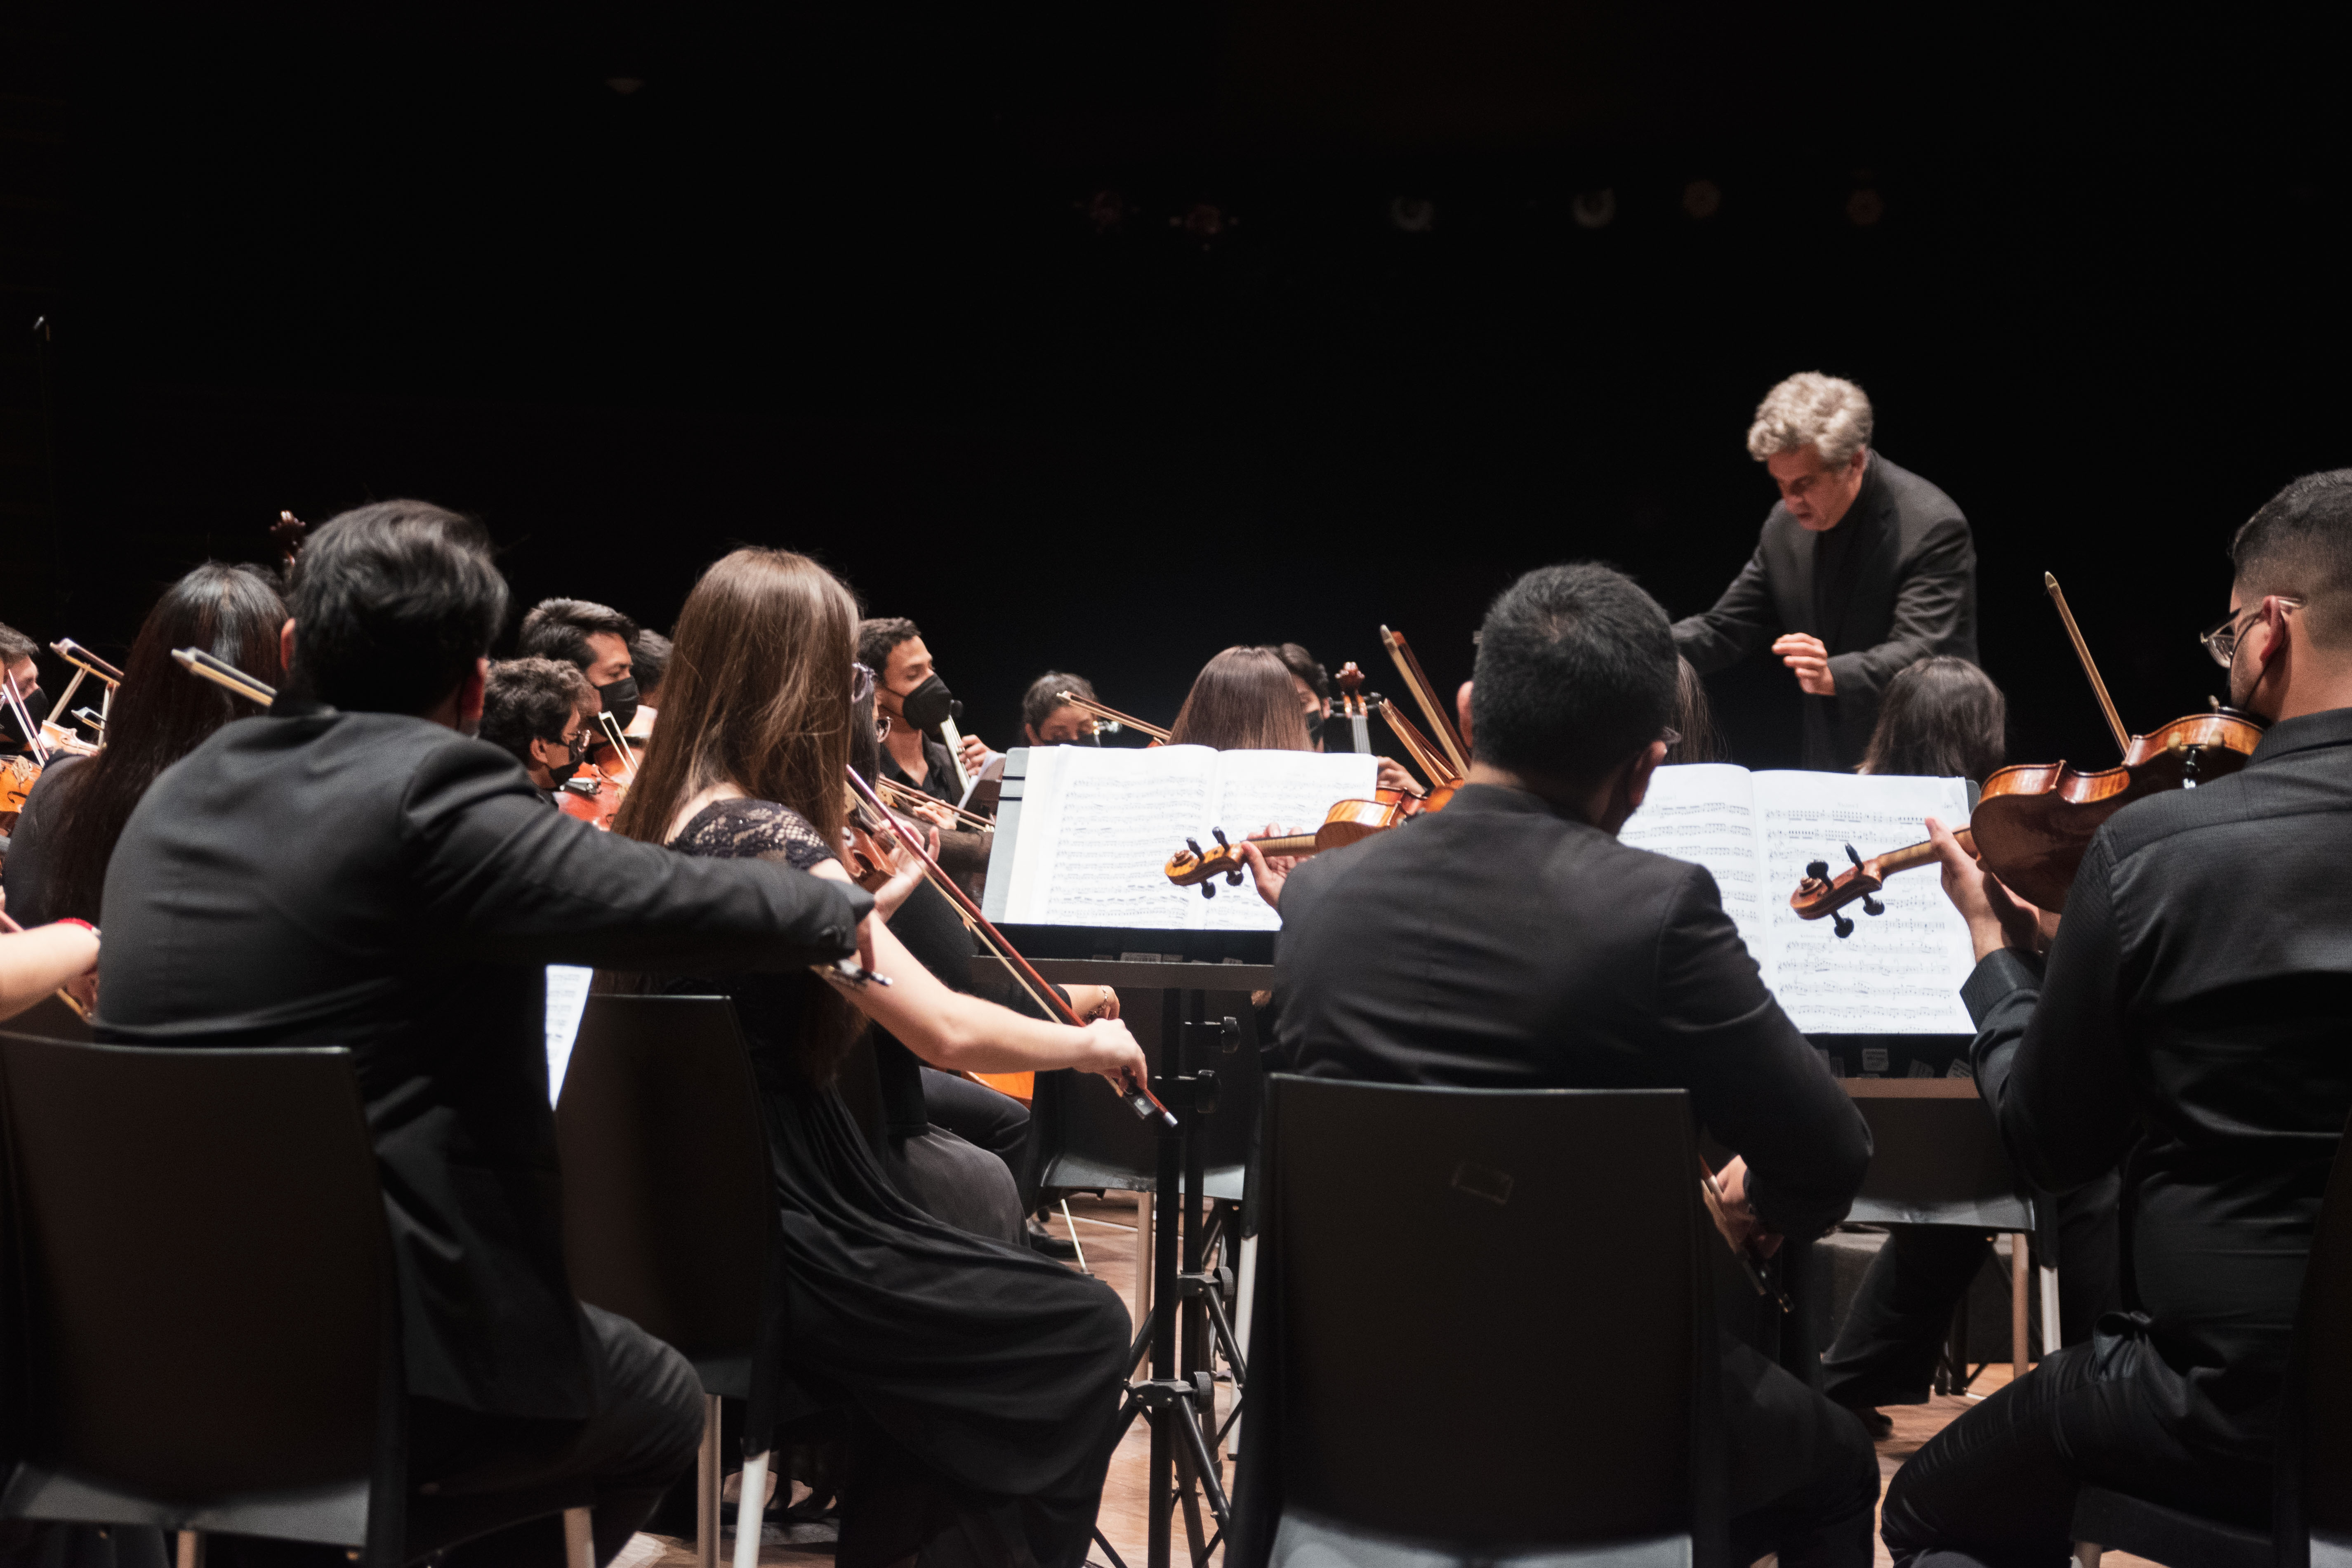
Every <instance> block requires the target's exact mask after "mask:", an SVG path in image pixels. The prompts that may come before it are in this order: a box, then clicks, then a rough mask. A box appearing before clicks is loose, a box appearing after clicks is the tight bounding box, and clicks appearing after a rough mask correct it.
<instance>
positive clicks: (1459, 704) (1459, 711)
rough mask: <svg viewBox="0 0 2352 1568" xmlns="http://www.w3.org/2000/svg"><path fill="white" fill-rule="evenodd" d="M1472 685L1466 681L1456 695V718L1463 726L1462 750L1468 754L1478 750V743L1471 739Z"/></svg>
mask: <svg viewBox="0 0 2352 1568" xmlns="http://www.w3.org/2000/svg"><path fill="white" fill-rule="evenodd" d="M1471 685H1472V683H1471V682H1469V681H1467V680H1465V681H1464V682H1463V683H1462V689H1461V690H1459V691H1457V692H1455V693H1454V721H1456V722H1457V723H1459V724H1460V725H1461V726H1462V749H1463V750H1465V751H1467V752H1475V751H1476V750H1477V749H1478V742H1475V741H1473V740H1472V739H1471V738H1470V687H1471Z"/></svg>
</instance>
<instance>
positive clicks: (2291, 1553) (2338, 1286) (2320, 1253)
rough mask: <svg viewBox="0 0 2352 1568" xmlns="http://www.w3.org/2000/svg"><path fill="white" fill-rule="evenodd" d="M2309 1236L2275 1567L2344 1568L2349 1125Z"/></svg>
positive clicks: (2350, 1490) (2350, 1495) (2350, 1534)
mask: <svg viewBox="0 0 2352 1568" xmlns="http://www.w3.org/2000/svg"><path fill="white" fill-rule="evenodd" d="M2345 1131H2346V1134H2347V1136H2346V1137H2345V1138H2344V1139H2342V1140H2340V1141H2339V1142H2337V1145H2336V1163H2335V1166H2334V1168H2333V1169H2332V1170H2331V1171H2330V1172H2329V1173H2328V1177H2327V1193H2326V1197H2324V1198H2323V1199H2322V1200H2321V1201H2320V1206H2319V1223H2318V1225H2317V1226H2315V1227H2314V1228H2313V1230H2312V1235H2311V1259H2310V1261H2309V1263H2308V1264H2306V1265H2305V1269H2304V1276H2303V1303H2302V1306H2301V1308H2300V1310H2298V1311H2297V1312H2296V1314H2295V1330H2294V1335H2295V1338H2294V1354H2293V1357H2292V1359H2291V1361H2290V1363H2289V1365H2290V1367H2291V1369H2292V1370H2291V1372H2290V1373H2289V1377H2288V1385H2287V1388H2286V1390H2285V1398H2284V1400H2283V1401H2282V1405H2283V1409H2282V1411H2281V1415H2282V1420H2283V1422H2284V1425H2285V1426H2287V1428H2288V1430H2287V1431H2285V1432H2283V1433H2282V1434H2281V1436H2282V1444H2281V1455H2280V1458H2281V1460H2282V1463H2281V1464H2280V1466H2279V1481H2280V1487H2281V1496H2280V1502H2281V1505H2282V1506H2281V1507H2280V1508H2279V1509H2278V1510H2277V1517H2278V1520H2279V1522H2280V1531H2281V1534H2282V1536H2283V1537H2285V1536H2289V1535H2292V1536H2293V1537H2294V1539H2292V1540H2289V1539H2282V1540H2281V1542H2279V1545H2280V1552H2279V1561H2280V1563H2282V1564H2290V1565H2293V1568H2301V1565H2302V1563H2304V1562H2305V1561H2306V1560H2307V1561H2309V1562H2310V1563H2313V1564H2315V1565H2318V1564H2322V1563H2326V1564H2329V1565H2330V1568H2352V1152H2347V1151H2352V1127H2347V1129H2346V1130H2345Z"/></svg>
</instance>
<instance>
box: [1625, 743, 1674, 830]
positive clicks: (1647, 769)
mask: <svg viewBox="0 0 2352 1568" xmlns="http://www.w3.org/2000/svg"><path fill="white" fill-rule="evenodd" d="M1665 760H1666V743H1665V742H1664V741H1653V742H1650V743H1649V744H1648V745H1646V746H1644V747H1643V748H1642V750H1641V752H1640V754H1639V755H1637V756H1636V757H1634V759H1633V772H1632V773H1630V774H1629V775H1628V776H1627V778H1626V781H1625V793H1626V795H1627V797H1628V799H1629V803H1630V804H1629V806H1628V809H1627V811H1626V815H1627V816H1632V815H1633V813H1634V812H1636V811H1639V810H1641V809H1642V802H1643V800H1644V799H1646V798H1648V796H1649V794H1650V777H1651V775H1652V774H1654V773H1656V772H1657V771H1658V764H1659V763H1663V762H1664V761H1665Z"/></svg>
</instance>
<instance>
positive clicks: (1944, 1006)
mask: <svg viewBox="0 0 2352 1568" xmlns="http://www.w3.org/2000/svg"><path fill="white" fill-rule="evenodd" d="M1928 816H1935V817H1938V818H1940V819H1942V820H1943V821H1944V822H1946V823H1948V824H1949V823H1963V822H1966V821H1967V820H1968V816H1969V797H1968V784H1967V781H1966V780H1963V779H1928V778H1895V777H1862V776H1857V775H1854V774H1850V773H1800V772H1793V771H1792V772H1767V773H1749V772H1748V770H1746V769H1745V768H1739V767H1734V766H1731V765H1729V764H1727V763H1688V764H1685V765H1682V766H1677V767H1664V768H1660V769H1659V770H1658V771H1657V773H1656V774H1655V775H1654V777H1653V779H1652V781H1651V784H1650V793H1649V797H1648V799H1647V800H1645V801H1644V802H1643V805H1642V809H1641V810H1640V811H1637V812H1635V813H1634V814H1633V819H1632V820H1631V821H1629V822H1627V823H1626V825H1625V829H1624V832H1623V833H1622V835H1621V837H1622V838H1623V839H1624V841H1625V842H1626V843H1628V844H1633V845H1638V846H1639V847H1642V848H1644V849H1654V850H1656V851H1657V852H1658V853H1660V854H1662V855H1672V856H1674V857H1675V858H1676V859H1681V860H1692V861H1696V862H1697V863H1698V864H1700V865H1702V866H1705V867H1706V868H1707V870H1708V871H1709V872H1711V873H1713V875H1714V877H1715V880H1716V886H1717V889H1718V890H1719V891H1720V893H1721V894H1722V898H1723V908H1724V912H1725V913H1727V914H1728V915H1729V916H1730V917H1731V921H1732V924H1733V925H1734V926H1735V927H1736V928H1738V932H1739V938H1740V941H1741V942H1744V943H1746V944H1747V947H1748V954H1749V956H1751V957H1753V958H1754V959H1755V960H1756V966H1757V968H1758V969H1759V971H1760V972H1761V973H1762V974H1763V977H1764V984H1765V985H1766V986H1767V987H1768V988H1769V989H1770V991H1771V992H1772V994H1773V995H1774V996H1775V997H1777V998H1778V999H1779V1000H1780V1008H1781V1010H1782V1011H1783V1012H1785V1013H1787V1014H1788V1015H1789V1016H1790V1020H1791V1021H1793V1022H1794V1023H1795V1024H1796V1026H1797V1027H1798V1028H1800V1029H1801V1030H1803V1031H1804V1032H1805V1033H1807V1034H1809V1035H1818V1034H1855V1035H1864V1034H1880V1035H1908V1034H1924V1035H1945V1034H1972V1033H1974V1026H1973V1025H1972V1024H1971V1023H1970V1022H1969V1016H1968V1009H1967V1008H1966V1007H1965V1006H1964V1005H1962V1004H1961V1002H1960V999H1959V988H1960V984H1961V983H1962V982H1963V981H1965V980H1966V979H1967V978H1968V976H1969V971H1970V970H1971V969H1972V968H1973V967H1974V959H1975V954H1974V951H1973V949H1972V948H1971V946H1970V944H1969V932H1968V924H1967V922H1966V921H1962V920H1961V919H1960V916H1959V912H1958V910H1954V909H1953V908H1952V907H1951V903H1950V901H1949V900H1947V899H1946V898H1945V897H1944V891H1943V888H1942V886H1941V884H1940V883H1939V881H1938V880H1937V879H1936V878H1935V877H1933V876H1930V875H1927V874H1924V873H1923V874H1921V875H1918V876H1913V877H1905V878H1899V879H1893V880H1890V881H1889V882H1888V884H1887V886H1886V888H1885V890H1884V891H1883V893H1882V894H1881V895H1880V896H1881V899H1882V900H1883V901H1884V902H1885V907H1886V912H1885V914H1883V915H1876V916H1865V917H1863V918H1862V921H1861V929H1860V930H1858V931H1855V932H1854V934H1853V938H1852V939H1851V940H1849V941H1843V942H1841V941H1840V940H1838V938H1837V936H1836V935H1835V933H1834V932H1833V931H1832V930H1831V928H1830V925H1829V922H1827V921H1803V920H1800V919H1798V918H1797V916H1796V915H1795V914H1794V913H1793V912H1792V911H1790V909H1789V907H1788V901H1787V890H1788V889H1790V888H1793V887H1795V886H1796V885H1797V882H1798V880H1799V879H1801V877H1802V876H1803V875H1804V870H1805V864H1806V862H1808V861H1810V860H1821V859H1827V860H1831V861H1832V862H1834V863H1837V864H1840V865H1843V863H1844V860H1845V852H1844V846H1845V845H1847V844H1852V845H1853V846H1854V847H1856V848H1858V849H1860V850H1861V851H1862V853H1864V855H1871V854H1876V853H1878V852H1879V851H1880V850H1883V849H1890V848H1894V847H1897V846H1899V845H1904V844H1912V843H1916V842H1917V841H1918V840H1919V839H1920V838H1922V837H1925V836H1926V835H1925V830H1924V829H1923V828H1922V827H1921V826H1920V823H1921V820H1922V819H1923V818H1925V817H1928Z"/></svg>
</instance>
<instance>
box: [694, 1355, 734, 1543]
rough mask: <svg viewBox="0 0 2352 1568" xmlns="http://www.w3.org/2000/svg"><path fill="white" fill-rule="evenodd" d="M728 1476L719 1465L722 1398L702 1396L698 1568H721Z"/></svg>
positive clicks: (697, 1494)
mask: <svg viewBox="0 0 2352 1568" xmlns="http://www.w3.org/2000/svg"><path fill="white" fill-rule="evenodd" d="M725 1480H726V1477H725V1475H724V1474H723V1472H722V1471H721V1469H720V1467H719V1396H718V1395H717V1394H704V1395H703V1396H702V1453H701V1456H700V1457H699V1458H698V1460H697V1461H696V1465H695V1473H694V1561H695V1563H696V1568H719V1521H720V1519H722V1518H723V1517H724V1515H723V1514H722V1512H721V1510H722V1509H723V1508H724V1507H725V1506H726V1505H725V1504H724V1503H722V1502H720V1501H719V1489H720V1487H721V1486H722V1485H723V1484H724V1482H725Z"/></svg>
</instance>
